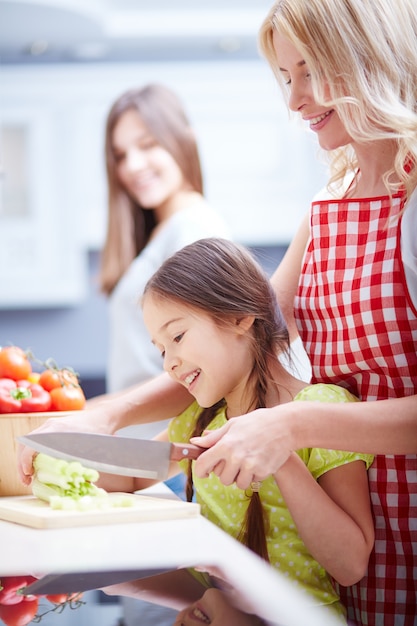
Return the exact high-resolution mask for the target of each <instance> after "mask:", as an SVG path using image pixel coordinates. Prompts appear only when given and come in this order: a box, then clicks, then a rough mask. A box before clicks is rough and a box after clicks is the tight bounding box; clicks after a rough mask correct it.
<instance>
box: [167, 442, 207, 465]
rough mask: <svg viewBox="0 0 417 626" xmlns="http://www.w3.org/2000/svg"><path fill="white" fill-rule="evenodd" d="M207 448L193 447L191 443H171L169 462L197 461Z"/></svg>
mask: <svg viewBox="0 0 417 626" xmlns="http://www.w3.org/2000/svg"><path fill="white" fill-rule="evenodd" d="M205 450H207V448H200V446H194V445H193V444H192V443H172V444H171V454H170V458H171V461H182V460H183V459H193V460H195V459H198V457H199V456H200V454H201V453H202V452H204V451H205Z"/></svg>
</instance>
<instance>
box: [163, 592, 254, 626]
mask: <svg viewBox="0 0 417 626" xmlns="http://www.w3.org/2000/svg"><path fill="white" fill-rule="evenodd" d="M196 623H202V624H211V626H225V625H226V624H227V626H260V625H261V624H263V622H262V621H261V620H260V619H259V618H258V617H256V615H249V614H248V613H242V611H240V610H239V609H236V608H235V607H234V606H233V605H232V604H230V602H229V601H228V599H227V596H226V595H225V594H224V593H223V592H222V591H220V590H219V589H207V591H206V592H205V593H204V595H203V597H202V598H201V599H200V600H198V601H197V602H194V604H192V605H191V606H189V607H187V608H186V609H183V610H182V611H180V612H179V613H178V615H177V618H176V620H175V623H174V626H195V624H196Z"/></svg>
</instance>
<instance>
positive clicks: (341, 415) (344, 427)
mask: <svg viewBox="0 0 417 626" xmlns="http://www.w3.org/2000/svg"><path fill="white" fill-rule="evenodd" d="M192 443H195V444H196V445H198V446H201V447H204V448H209V450H207V452H204V453H203V454H202V455H200V457H199V458H198V459H197V461H196V464H195V471H196V473H197V475H198V476H200V477H202V476H207V475H208V474H209V473H210V472H211V471H213V470H214V471H215V472H216V474H217V475H218V476H219V478H220V479H221V481H222V482H223V483H224V484H225V485H229V484H231V483H233V482H236V484H237V486H238V487H239V488H240V489H247V488H248V487H249V486H250V483H251V482H252V481H254V480H263V479H264V478H266V477H267V476H269V475H270V474H275V472H276V471H277V470H278V469H279V468H280V467H281V466H282V465H283V463H285V461H287V459H288V457H289V455H290V453H291V451H293V450H299V449H301V448H327V449H334V450H348V451H352V452H364V453H369V454H415V453H417V396H415V395H414V396H408V397H407V398H395V399H390V400H377V401H373V402H352V403H350V402H348V403H339V404H333V403H326V402H288V403H286V404H281V405H280V406H276V407H272V408H269V409H258V410H256V411H253V412H251V413H248V414H246V415H242V416H240V417H236V418H233V419H231V420H229V422H228V423H227V424H225V426H223V427H222V428H219V429H218V430H215V431H210V433H208V434H207V435H205V436H203V437H193V438H192Z"/></svg>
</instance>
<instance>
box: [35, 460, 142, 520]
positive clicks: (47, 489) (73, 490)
mask: <svg viewBox="0 0 417 626" xmlns="http://www.w3.org/2000/svg"><path fill="white" fill-rule="evenodd" d="M33 466H34V470H35V473H34V477H33V481H32V493H33V495H34V496H36V497H37V498H39V499H40V500H44V501H45V502H48V503H49V505H50V506H51V508H53V509H63V510H66V511H69V510H77V511H85V510H90V509H106V508H107V509H108V508H113V507H126V506H132V505H133V502H134V499H133V498H132V497H129V496H124V495H122V496H119V497H117V498H109V494H108V493H107V492H106V491H105V490H104V489H102V488H101V487H97V485H94V482H96V481H97V480H98V478H99V473H98V472H97V471H96V470H93V469H90V468H86V467H84V466H83V465H82V464H81V463H79V462H78V461H69V462H68V461H64V460H62V459H55V458H53V457H51V456H48V455H47V454H43V453H39V454H38V455H37V456H36V457H35V460H34V462H33Z"/></svg>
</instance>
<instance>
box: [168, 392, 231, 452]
mask: <svg viewBox="0 0 417 626" xmlns="http://www.w3.org/2000/svg"><path fill="white" fill-rule="evenodd" d="M203 410H204V409H202V407H201V406H200V405H199V404H198V402H197V401H196V400H195V401H194V402H193V403H192V404H190V406H189V407H187V408H186V409H185V411H183V412H182V413H180V414H179V415H177V416H176V417H174V418H173V419H172V420H171V421H170V423H169V426H168V435H169V440H170V441H176V442H188V441H189V439H190V437H191V435H192V433H193V431H194V426H195V424H196V422H197V420H198V418H199V416H200V413H201V412H202V411H203ZM226 422H227V418H226V410H225V408H224V407H223V408H221V409H219V410H218V411H217V413H216V415H215V416H214V418H213V420H212V421H211V423H210V424H209V426H208V429H209V430H215V429H217V428H220V427H221V426H223V424H225V423H226Z"/></svg>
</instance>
